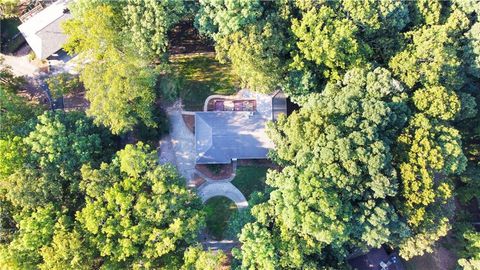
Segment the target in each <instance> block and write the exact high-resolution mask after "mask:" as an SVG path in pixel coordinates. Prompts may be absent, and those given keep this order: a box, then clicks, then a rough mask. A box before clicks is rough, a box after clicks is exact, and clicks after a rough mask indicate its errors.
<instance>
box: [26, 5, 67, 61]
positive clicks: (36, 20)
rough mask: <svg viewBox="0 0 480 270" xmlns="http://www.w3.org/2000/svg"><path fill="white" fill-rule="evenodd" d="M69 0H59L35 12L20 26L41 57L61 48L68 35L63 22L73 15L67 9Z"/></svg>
mask: <svg viewBox="0 0 480 270" xmlns="http://www.w3.org/2000/svg"><path fill="white" fill-rule="evenodd" d="M67 3H68V0H59V1H56V2H54V3H52V4H51V5H50V6H48V7H47V8H45V9H44V10H42V11H40V12H39V13H37V14H35V15H34V16H32V17H31V18H29V19H28V20H27V21H25V22H24V23H22V24H21V25H20V26H18V29H19V30H20V32H21V33H22V34H23V36H24V37H25V39H26V40H27V42H28V44H29V45H30V47H31V48H32V50H33V51H34V52H35V54H36V56H37V57H38V58H40V59H45V58H47V57H49V56H50V55H52V54H53V53H55V52H57V51H58V50H60V49H61V48H62V46H63V44H64V43H65V41H66V39H67V36H66V35H65V34H64V33H63V30H62V28H61V23H62V22H64V21H65V20H68V19H70V18H71V17H72V15H71V14H70V13H69V12H64V11H65V10H66V9H67Z"/></svg>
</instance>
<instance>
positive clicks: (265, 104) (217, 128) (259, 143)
mask: <svg viewBox="0 0 480 270" xmlns="http://www.w3.org/2000/svg"><path fill="white" fill-rule="evenodd" d="M208 104H210V106H208ZM205 105H206V106H205V108H210V110H207V109H206V111H203V112H196V113H195V150H196V159H195V162H196V164H228V163H231V162H232V161H234V160H239V159H266V158H267V154H268V152H269V150H270V149H272V148H273V142H272V141H271V140H270V139H269V138H268V136H267V134H266V133H265V128H266V123H267V122H268V121H272V120H276V119H277V117H278V116H279V115H280V114H282V113H283V114H286V113H287V102H286V97H285V95H284V94H283V92H281V91H276V92H275V93H273V94H272V95H266V94H260V93H253V92H250V91H248V90H242V91H240V93H239V94H237V96H235V97H225V96H214V97H213V98H208V99H207V101H206V104H205Z"/></svg>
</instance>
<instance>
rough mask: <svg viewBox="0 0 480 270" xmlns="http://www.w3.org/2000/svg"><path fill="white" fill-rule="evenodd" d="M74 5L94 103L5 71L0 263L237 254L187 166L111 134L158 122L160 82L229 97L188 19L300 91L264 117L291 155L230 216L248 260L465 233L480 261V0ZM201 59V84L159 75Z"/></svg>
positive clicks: (334, 259)
mask: <svg viewBox="0 0 480 270" xmlns="http://www.w3.org/2000/svg"><path fill="white" fill-rule="evenodd" d="M10 2H12V1H7V2H6V3H7V5H3V6H0V8H1V9H2V10H7V9H8V10H10V11H12V10H14V6H12V5H11V4H10ZM70 10H71V12H72V14H73V15H74V19H73V20H71V21H69V22H67V23H66V24H65V25H64V29H65V31H66V33H67V34H68V35H69V39H68V41H67V44H66V45H65V49H66V50H67V51H68V52H70V53H77V54H79V56H80V58H81V61H82V63H83V64H82V65H81V69H80V70H79V71H80V81H81V82H82V83H83V85H84V86H85V89H86V97H87V99H88V100H89V101H90V108H89V109H88V110H87V112H86V114H85V113H83V112H59V111H56V112H42V111H44V108H41V107H39V106H38V105H35V104H32V103H29V102H27V101H26V100H25V99H24V98H22V97H21V96H20V95H18V92H19V90H20V88H21V85H22V80H21V78H16V77H14V76H13V75H12V74H11V72H10V70H9V69H8V68H3V67H2V69H1V70H0V75H1V76H0V101H1V103H0V109H1V110H0V113H1V115H0V121H1V123H0V124H1V130H0V211H1V213H0V225H1V228H0V229H1V231H0V265H1V266H2V267H4V268H7V269H121V268H128V269H130V268H132V269H161V268H164V269H208V268H210V269H215V268H219V267H223V265H224V262H225V260H226V258H225V256H224V255H223V254H222V253H211V252H206V251H203V250H202V248H201V246H199V243H197V240H196V239H197V238H196V237H197V235H198V232H199V231H200V230H201V229H202V228H203V227H204V225H205V211H204V209H203V207H202V206H201V204H200V201H199V200H198V198H196V196H195V195H194V194H193V193H192V191H189V190H187V188H186V187H185V185H184V180H183V179H182V178H181V177H180V176H179V175H178V173H177V172H176V171H175V170H174V169H173V168H172V167H171V166H168V165H158V164H157V158H156V154H155V152H152V149H151V148H150V147H149V146H148V145H146V144H143V143H138V144H135V145H127V146H125V147H119V146H118V144H117V143H116V142H117V141H118V137H116V135H124V134H126V133H128V132H132V131H135V130H136V129H139V128H147V129H148V128H150V129H157V128H162V126H163V125H164V124H162V123H161V121H160V120H159V119H158V114H157V112H156V110H157V109H158V100H159V99H161V98H165V97H167V96H173V97H178V96H180V97H182V98H185V99H186V100H190V101H189V102H191V103H190V104H192V108H197V107H199V106H200V105H199V104H201V102H203V100H202V101H199V100H197V99H200V98H202V99H203V98H204V97H203V95H206V94H207V93H208V94H209V93H212V92H216V91H217V90H218V89H220V90H218V91H225V93H229V91H230V89H229V86H230V85H232V82H233V81H234V80H230V79H229V78H230V77H227V76H224V77H223V76H222V73H223V72H224V67H225V66H222V65H217V63H214V64H213V63H212V61H211V59H207V60H205V59H203V58H198V59H197V58H195V59H182V58H179V59H180V60H178V59H177V60H172V59H174V58H172V57H170V56H169V31H170V30H171V29H172V28H173V27H174V26H175V25H176V24H177V23H179V22H180V21H182V20H194V21H195V23H194V24H195V27H196V28H197V29H198V31H199V32H200V33H201V34H202V35H204V36H205V37H206V38H210V39H211V40H212V41H213V42H214V47H215V51H216V57H217V59H218V60H219V61H220V62H221V63H224V64H225V65H231V69H232V72H233V73H234V74H235V76H237V77H238V79H239V81H240V86H244V87H249V88H251V89H253V90H255V91H261V92H270V91H272V90H274V89H282V90H283V91H284V92H285V93H286V94H287V95H288V96H289V97H290V98H291V99H292V100H293V101H295V102H296V103H298V105H300V109H299V110H297V111H295V112H293V113H292V114H291V115H289V116H288V117H281V118H280V119H279V120H278V121H277V122H276V123H270V124H269V127H268V135H269V136H270V138H271V139H272V140H273V142H274V143H275V145H276V148H275V150H274V151H272V152H271V154H270V157H271V159H272V160H273V161H274V162H276V163H277V164H278V165H279V166H280V167H282V169H281V170H269V171H268V172H267V173H266V180H265V183H266V187H265V188H264V187H263V186H261V185H260V186H258V188H255V189H260V190H259V191H260V192H253V190H247V191H248V192H251V194H250V196H249V197H248V199H249V208H248V209H247V210H245V211H242V212H238V213H235V214H233V215H232V217H231V219H230V220H231V222H229V224H228V225H226V226H227V229H226V234H227V235H230V236H232V237H238V239H239V241H240V242H241V247H240V248H239V249H236V250H234V252H233V255H234V259H235V261H234V264H235V265H236V266H237V267H239V268H240V269H328V268H330V269H342V268H346V267H347V265H346V262H345V259H346V257H347V256H348V255H349V254H350V253H352V252H355V251H358V250H359V249H362V250H368V249H369V248H371V247H380V246H382V245H384V246H389V247H391V248H394V249H397V250H398V251H399V253H400V256H401V257H402V258H404V259H406V260H408V259H411V258H414V257H416V256H420V255H422V254H425V253H428V252H432V251H433V249H434V247H435V245H436V244H437V243H438V242H439V240H440V239H441V238H442V237H444V236H446V235H447V234H448V233H449V232H453V234H454V236H455V238H456V239H457V246H456V251H457V253H458V254H457V256H458V258H459V260H458V267H461V268H464V269H478V268H479V264H480V258H479V256H478V254H479V244H478V242H479V236H478V232H477V231H476V230H475V228H474V227H473V226H472V225H471V221H472V219H471V214H472V213H471V212H469V210H470V209H471V208H472V205H473V206H474V205H475V202H477V203H478V198H479V191H480V188H479V187H480V179H479V175H480V173H479V171H480V169H479V160H480V115H479V114H478V113H477V111H478V108H477V107H478V106H477V104H478V102H479V100H480V98H479V87H480V38H479V33H480V20H479V18H480V3H479V2H478V1H475V0H472V1H463V0H451V1H436V0H430V1H425V0H417V1H390V0H381V1H373V0H372V1H354V0H340V1H309V0H307V1H305V0H301V1H300V0H298V1H286V0H285V1H283V0H281V1H260V0H200V1H198V2H187V1H154V0H148V1H147V0H143V1H140V0H128V1H90V0H89V1H86V0H78V1H75V2H74V3H72V5H71V7H70ZM175 61H176V63H175ZM203 65H207V66H208V67H209V69H211V70H212V72H211V74H212V75H211V78H210V79H208V82H206V83H205V85H204V86H202V87H203V88H202V89H204V90H202V91H199V92H198V93H195V94H192V93H183V94H182V93H181V92H176V93H174V94H175V95H172V94H171V92H169V90H170V89H173V88H171V87H170V86H168V84H167V86H168V87H162V81H161V80H162V78H164V77H165V76H178V74H183V75H182V76H184V77H185V78H187V80H189V82H188V83H192V84H191V85H190V86H191V87H190V88H193V86H192V85H193V82H194V81H200V80H201V79H202V78H199V77H201V76H202V75H199V74H202V73H198V70H199V69H201V68H202V67H203ZM228 76H231V75H230V72H228ZM217 78H223V79H222V80H220V81H218V82H217V81H216V80H217ZM188 83H187V85H188ZM51 85H52V86H53V87H58V88H59V89H56V90H57V91H58V92H63V91H64V86H65V85H64V84H62V83H61V81H60V79H52V81H51ZM159 85H160V87H159ZM212 87H213V88H212ZM158 89H159V90H158ZM212 89H214V90H212ZM215 89H217V90H215ZM147 133H148V132H147ZM247 175H248V174H247ZM255 177H256V176H255ZM244 183H247V184H245V185H246V187H249V188H250V185H249V184H248V181H245V182H244ZM252 187H253V185H252ZM477 209H478V208H477ZM452 228H453V229H452Z"/></svg>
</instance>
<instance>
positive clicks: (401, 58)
mask: <svg viewBox="0 0 480 270" xmlns="http://www.w3.org/2000/svg"><path fill="white" fill-rule="evenodd" d="M432 3H435V2H432ZM427 24H428V23H427ZM468 25H469V19H468V17H467V16H466V14H465V13H463V12H462V11H460V10H458V9H455V10H454V11H453V12H452V13H451V14H450V16H449V17H448V18H447V19H446V21H445V23H444V24H435V25H431V26H422V27H420V28H418V29H415V30H412V31H410V32H407V33H406V34H405V37H406V38H407V42H408V44H407V46H406V48H405V49H404V50H403V51H401V52H399V53H398V54H397V55H395V56H394V57H393V58H392V59H391V60H390V62H389V64H388V65H389V66H390V68H391V69H392V71H393V73H394V74H396V75H397V76H399V77H400V79H401V80H402V81H403V82H404V83H405V84H406V85H407V86H409V87H415V86H416V85H417V84H421V85H423V86H424V87H430V86H437V85H442V86H444V87H446V88H448V89H451V90H459V89H460V88H461V87H462V86H463V84H464V82H465V78H464V75H465V74H464V70H463V63H462V59H461V57H460V56H459V54H458V51H459V44H458V41H459V40H461V37H462V35H463V32H464V31H465V30H467V29H468Z"/></svg>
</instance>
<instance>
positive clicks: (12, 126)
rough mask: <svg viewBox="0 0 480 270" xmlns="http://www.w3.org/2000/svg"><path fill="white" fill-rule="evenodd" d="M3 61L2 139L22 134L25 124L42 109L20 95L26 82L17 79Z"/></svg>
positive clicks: (0, 95) (0, 88) (0, 64)
mask: <svg viewBox="0 0 480 270" xmlns="http://www.w3.org/2000/svg"><path fill="white" fill-rule="evenodd" d="M3 61H4V59H3V58H1V57H0V126H1V128H0V139H4V138H6V137H10V136H15V135H16V134H18V133H19V132H21V130H22V129H23V126H24V125H25V122H27V121H28V120H30V119H32V118H33V117H34V116H35V115H36V114H38V113H39V109H40V108H39V107H38V105H36V104H35V103H33V102H32V103H29V102H27V100H26V99H25V98H23V97H20V96H19V95H18V92H19V91H20V90H21V87H22V86H23V85H24V83H25V81H24V79H23V78H21V77H16V76H15V75H14V74H13V73H12V69H11V68H10V67H9V66H7V65H5V64H4V62H3Z"/></svg>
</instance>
